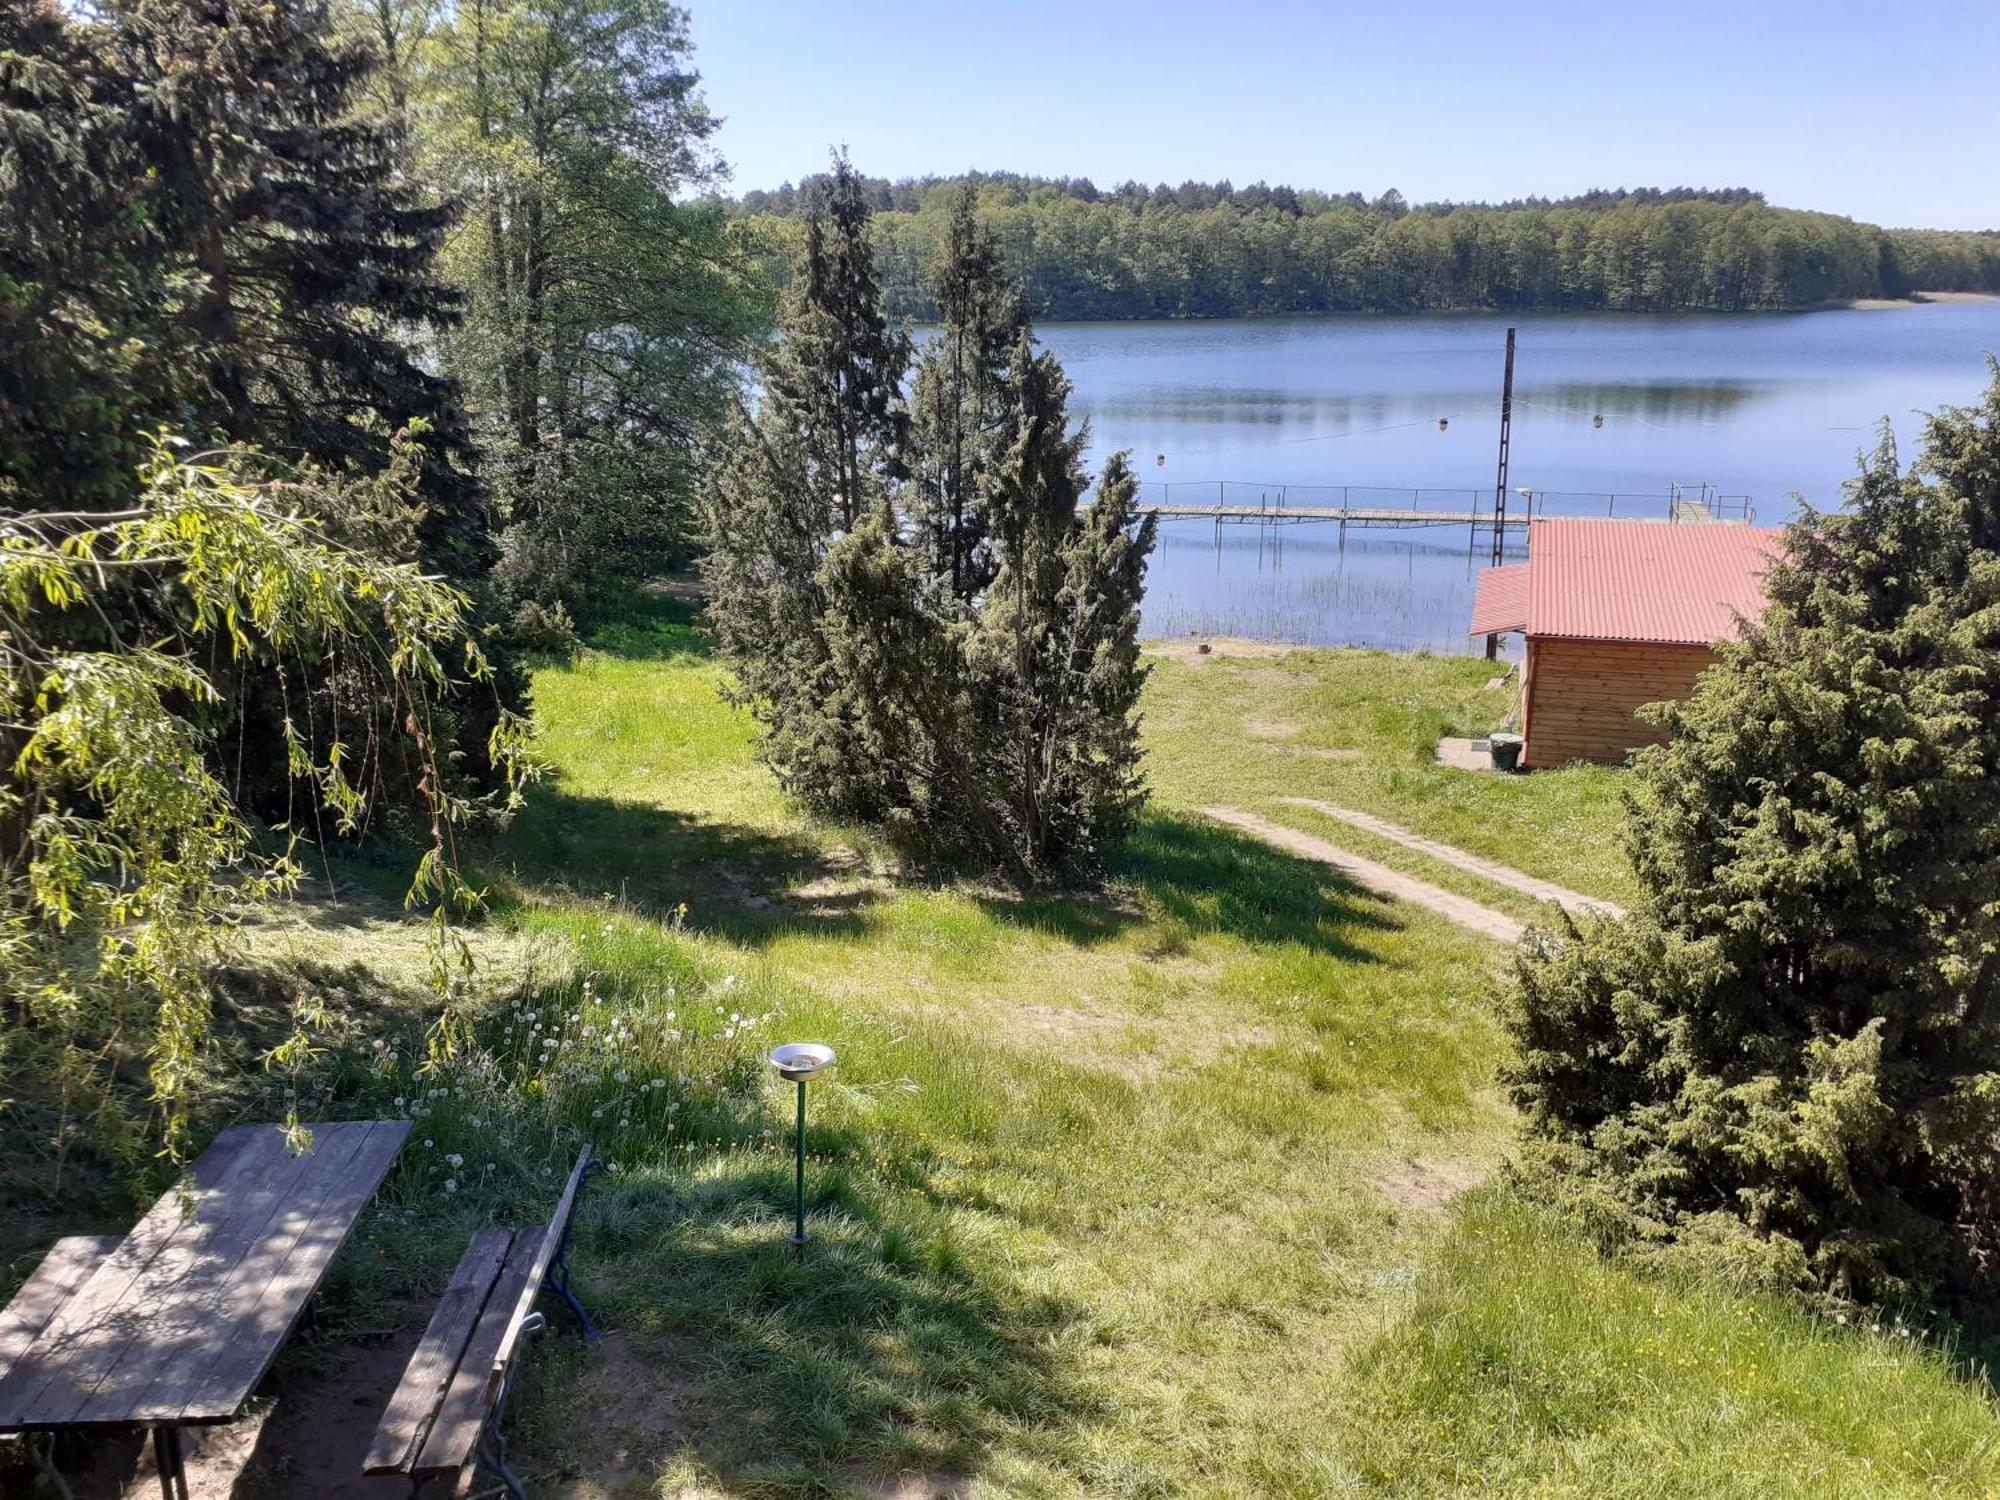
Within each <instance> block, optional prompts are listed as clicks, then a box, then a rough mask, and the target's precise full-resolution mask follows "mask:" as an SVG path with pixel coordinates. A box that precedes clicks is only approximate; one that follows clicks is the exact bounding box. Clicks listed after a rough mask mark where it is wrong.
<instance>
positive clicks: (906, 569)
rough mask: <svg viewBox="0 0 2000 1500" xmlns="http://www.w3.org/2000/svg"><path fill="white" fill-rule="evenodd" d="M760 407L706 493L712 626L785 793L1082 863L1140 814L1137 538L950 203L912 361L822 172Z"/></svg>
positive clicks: (1023, 865)
mask: <svg viewBox="0 0 2000 1500" xmlns="http://www.w3.org/2000/svg"><path fill="white" fill-rule="evenodd" d="M824 198H825V201H824V203H823V204H822V205H819V206H817V207H815V209H814V210H813V212H812V213H810V214H809V215H808V217H807V220H806V224H805V230H804V236H803V247H804V248H803V255H802V261H801V266H800V271H799V275H798V277H797V279H796V281H795V283H794V286H793V289H792V293H791V295H790V297H789V298H788V300H787V304H786V308H785V315H784V321H783V334H784V336H783V338H782V339H781V341H780V342H779V344H778V346H777V348H776V349H775V350H774V351H773V353H772V355H771V358H770V361H769V364H768V368H767V372H766V378H765V381H764V394H763V399H762V401H761V402H760V404H759V408H758V411H757V414H756V416H755V417H754V418H753V419H750V420H748V421H746V422H745V424H744V426H743V429H742V431H741V432H740V433H739V435H738V437H737V439H736V444H735V447H734V449H733V451H732V452H731V453H730V454H729V455H728V456H727V457H726V458H725V459H724V461H723V462H722V463H721V464H720V465H719V466H718V472H717V476H716V480H715V484H714V487H713V490H712V493H711V495H710V501H709V503H710V517H711V519H710V534H711V538H712V543H713V550H712V552H711V555H710V558H709V561H708V581H709V593H710V598H711V615H712V618H713V619H714V621H715V623H716V626H717V629H718V633H719V634H720V636H721V638H722V642H723V645H724V647H725V649H726V650H727V651H728V653H729V655H730V657H731V659H732V661H733V662H734V663H735V665H736V668H737V672H738V677H739V683H740V690H741V693H742V695H743V698H744V701H746V702H748V703H749V704H750V705H751V706H752V707H753V708H754V709H755V711H756V712H757V714H758V716H759V718H760V719H761V720H762V722H763V724H764V726H765V733H764V736H763V739H762V743H761V748H762V753H763V755H764V757H765V759H766V760H767V761H768V762H769V763H770V764H771V766H772V767H773V768H774V769H775V770H776V771H777V772H778V775H779V778H780V779H781V780H782V781H783V782H784V784H785V785H786V786H787V788H789V789H790V790H792V791H794V792H796V793H798V794H799V795H801V796H802V797H804V798H805V799H806V800H807V801H808V802H810V803H811V804H813V805H814V806H816V807H819V808H821V809H824V810H827V811H830V812H834V813H837V814H839V815H841V816H844V817H851V818H859V819H864V820H869V821H876V822H889V823H892V824H894V825H895V826H896V827H898V828H899V829H900V830H902V831H903V832H904V833H905V834H907V835H909V836H910V837H912V838H913V839H916V840H919V841H922V842H927V843H930V844H933V845H941V846H947V847H956V848H960V849H965V850H970V851H974V852H976V853H978V854H979V855H980V856H982V857H984V858H987V859H989V860H993V861H996V862H999V863H1003V864H1006V865H1009V866H1012V867H1013V868H1014V869H1016V870H1018V871H1022V872H1026V873H1033V874H1039V873H1043V872H1045V871H1049V870H1053V869H1063V868H1082V867H1089V866H1091V865H1094V864H1095V863H1096V862H1097V860H1098V858H1099V853H1100V846H1101V844H1102V843H1103V842H1104V841H1105V840H1106V839H1109V838H1113V837H1116V836H1117V835H1118V834H1119V833H1120V832H1122V831H1123V829H1124V828H1125V827H1126V825H1127V824H1128V823H1129V821H1130V818H1131V815H1132V813H1133V812H1134V811H1135V810H1136V808H1137V806H1138V805H1139V802H1140V800H1141V798H1142V790H1141V782H1140V777H1139V773H1138V759H1139V752H1138V740H1137V734H1138V730H1137V724H1136V721H1135V717H1134V714H1135V709H1136V705H1137V701H1138V694H1139V689H1140V685H1141V683H1142V682H1143V680H1144V675H1145V674H1144V672H1143V670H1142V669H1141V667H1140V665H1139V659H1138V645H1137V631H1138V601H1139V593H1140V588H1141V585H1142V582H1143V578H1144V571H1145V560H1146V557H1147V555H1148V553H1149V552H1150V551H1151V548H1152V542H1153V523H1152V521H1151V520H1150V518H1148V519H1147V520H1146V521H1144V522H1141V521H1140V520H1139V517H1138V515H1137V513H1136V504H1137V491H1138V486H1137V482H1136V481H1135V480H1134V479H1133V477H1132V475H1131V473H1130V470H1129V468H1128V467H1127V465H1126V463H1125V461H1124V459H1123V458H1122V457H1119V458H1115V459H1113V460H1112V462H1111V463H1110V464H1109V465H1107V466H1106V468H1105V471H1104V474H1103V476H1102V478H1101V480H1100V482H1099V484H1098V489H1097V499H1096V501H1095V503H1094V504H1093V505H1092V506H1090V507H1089V509H1088V511H1087V512H1081V511H1079V502H1080V501H1081V500H1082V498H1083V496H1084V492H1085V489H1086V486H1087V481H1086V479H1085V477H1084V474H1083V471H1082V468H1081V463H1080V455H1081V453H1082V450H1083V444H1084V439H1083V435H1082V433H1081V432H1080V431H1075V430H1072V429H1071V427H1070V424H1069V421H1068V416H1067V411H1066V405H1065V403H1066V401H1067V397H1068V394H1069V383H1068V381H1067V380H1066V379H1065V378H1064V376H1063V374H1062V370H1061V368H1060V366H1059V365H1058V364H1057V363H1056V361H1055V359H1054V357H1053V356H1052V355H1049V354H1046V353H1043V354H1037V353H1036V352H1035V350H1034V347H1033V343H1032V339H1031V338H1030V336H1029V332H1028V328H1027V324H1026V321H1025V319H1024V318H1023V317H1022V315H1021V313H1020V311H1019V305H1018V301H1017V299H1016V298H1015V297H1014V296H1013V295H1012V294H1011V292H1010V291H1009V289H1008V288H1007V287H1006V286H1005V284H1004V283H1003V282H1002V281H1001V280H1000V277H999V258H998V255H997V252H996V251H995V248H994V246H993V244H992V241H991V240H990V238H989V237H987V236H985V235H983V234H981V233H979V232H978V230H977V229H976V227H975V226H974V225H973V223H972V219H971V212H970V204H969V202H967V203H964V204H963V205H962V210H961V213H960V215H959V218H958V223H957V232H956V235H955V238H954V239H953V241H952V245H951V249H950V252H949V253H948V254H947V255H946V257H945V258H944V259H943V260H942V261H941V262H940V264H939V266H938V269H937V274H938V285H939V288H940V295H941V297H943V299H944V300H945V301H946V302H947V304H948V305H949V306H950V307H951V309H952V316H951V318H950V320H949V321H948V322H947V323H946V324H945V326H944V328H943V329H942V330H941V333H940V336H939V338H938V340H937V342H936V343H934V344H933V345H932V346H931V347H930V348H929V349H927V350H926V352H925V355H924V359H923V363H922V366H921V368H920V370H919V372H918V376H917V380H916V387H915V392H916V395H915V399H916V405H917V408H918V415H917V419H916V420H915V421H914V422H912V421H911V420H910V416H909V413H908V412H907V411H906V410H905V408H904V405H903V400H902V376H903V371H904V369H905V367H906V365H907V361H908V348H907V344H906V341H905V340H904V338H903V336H902V334H901V333H900V332H897V331H894V330H892V329H890V327H889V326H888V323H887V321H886V319H885V318H884V317H883V315H882V312H881V309H880V306H879V301H878V297H877V293H876V281H875V270H874V258H873V254H872V251H871V250H870V247H869V244H868V238H867V218H868V216H867V210H866V206H865V204H864V203H863V201H862V198H861V195H860V192H859V189H858V179H857V178H856V176H855V175H854V173H853V170H852V168H851V167H849V165H848V163H847V162H846V160H845V159H844V158H837V159H836V161H835V164H834V173H833V176H832V179H831V181H830V183H829V185H828V187H827V190H826V193H825V195H824Z"/></svg>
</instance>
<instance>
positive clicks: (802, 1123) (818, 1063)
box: [771, 1042, 833, 1255]
mask: <svg viewBox="0 0 2000 1500" xmlns="http://www.w3.org/2000/svg"><path fill="white" fill-rule="evenodd" d="M771 1066H772V1067H774V1068H776V1069H777V1070H778V1076H779V1077H780V1078H782V1079H784V1080H785V1081H786V1082H788V1083H794V1084H797V1085H798V1091H799V1123H798V1135H797V1157H798V1175H797V1179H796V1183H795V1186H794V1189H793V1200H792V1201H793V1208H792V1252H793V1253H794V1254H795V1255H804V1254H805V1253H806V1080H807V1079H809V1078H811V1077H812V1076H813V1075H814V1074H815V1073H819V1072H821V1071H823V1070H824V1069H827V1068H830V1067H832V1066H833V1048H831V1047H828V1046H826V1045H824V1044H823V1043H820V1042H787V1043H786V1044H785V1045H784V1046H782V1047H779V1048H777V1049H776V1050H775V1051H773V1052H772V1053H771Z"/></svg>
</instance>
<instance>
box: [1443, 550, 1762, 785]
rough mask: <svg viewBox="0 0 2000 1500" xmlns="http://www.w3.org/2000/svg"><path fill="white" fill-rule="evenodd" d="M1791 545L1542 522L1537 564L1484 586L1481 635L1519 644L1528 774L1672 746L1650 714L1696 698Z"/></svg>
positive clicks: (1479, 606)
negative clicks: (1719, 647) (1699, 683)
mask: <svg viewBox="0 0 2000 1500" xmlns="http://www.w3.org/2000/svg"><path fill="white" fill-rule="evenodd" d="M1781 535H1782V533H1781V532H1779V531H1777V530H1776V529H1773V528H1769V527H1754V526H1737V525H1728V524H1721V523H1710V524H1695V523H1682V524H1678V525H1676V524H1669V523H1666V522H1658V521H1615V520H1543V521H1536V522H1535V523H1534V524H1533V525H1532V526H1530V527H1529V528H1528V560H1527V561H1526V562H1524V563H1515V564H1512V565H1511V566H1508V567H1502V568H1489V569H1488V570H1487V571H1486V572H1484V573H1482V574H1480V575H1479V585H1478V595H1477V598H1476V599H1475V601H1474V603H1473V608H1472V634H1473V635H1475V636H1482V635H1505V634H1511V633H1516V632H1518V633H1519V634H1521V635H1523V636H1524V637H1525V638H1526V640H1527V651H1526V656H1525V659H1524V661H1523V663H1522V667H1521V699H1520V725H1521V738H1522V741H1523V743H1522V746H1521V764H1522V765H1524V766H1530V767H1539V766H1560V765H1566V764H1568V763H1569V762H1571V761H1579V760H1584V761H1600V762H1604V763H1607V764H1615V763H1617V762H1619V761H1622V760H1624V759H1625V757H1626V756H1628V755H1630V754H1631V753H1632V751H1634V750H1636V749H1638V748H1639V747H1640V746H1642V745H1650V744H1654V743H1656V742H1657V741H1659V740H1661V739H1663V738H1665V735H1664V733H1663V731H1661V730H1660V729H1659V728H1657V727H1656V726H1654V725H1651V724H1646V723H1642V722H1641V721H1640V720H1639V719H1638V717H1637V716H1636V711H1637V709H1638V708H1639V706H1640V705H1641V704H1645V703H1659V702H1663V701H1665V700H1667V699H1673V698H1684V697H1686V696H1687V694H1688V693H1689V691H1690V690H1691V689H1692V688H1693V687H1694V680H1695V678H1696V677H1698V676H1700V675H1701V671H1702V669H1703V668H1704V667H1706V666H1707V665H1708V664H1709V663H1710V662H1712V661H1713V660H1714V659H1715V652H1714V650H1713V643H1714V642H1716V641H1719V640H1725V639H1728V638H1729V637H1731V636H1734V635H1735V634H1736V632H1737V629H1738V627H1739V622H1740V621H1742V620H1744V619H1749V618H1754V617H1755V616H1757V615H1758V614H1760V613H1762V611H1763V608H1764V582H1763V580H1764V573H1765V571H1766V570H1767V569H1768V568H1769V567H1770V563H1771V557H1772V554H1773V552H1774V550H1775V548H1776V546H1777V544H1778V538H1779V537H1780V536H1781Z"/></svg>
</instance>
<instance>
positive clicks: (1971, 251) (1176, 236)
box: [738, 173, 2000, 319]
mask: <svg viewBox="0 0 2000 1500" xmlns="http://www.w3.org/2000/svg"><path fill="white" fill-rule="evenodd" d="M809 186H810V185H808V188H809ZM967 190H976V192H977V194H978V200H979V219H980V223H981V225H982V227H983V228H984V229H985V230H986V231H987V232H988V233H990V234H992V235H993V236H994V237H995V238H996V240H997V242H998V245H999V247H1000V253H1001V256H1002V260H1003V262H1004V264H1005V266H1006V268H1007V271H1008V272H1009V273H1010V274H1011V275H1012V276H1013V277H1014V278H1016V279H1017V280H1018V281H1019V282H1020V283H1021V284H1022V285H1023V287H1024V288H1025V292H1026V298H1027V301H1028V303H1029V305H1030V306H1031V307H1032V309H1033V311H1034V312H1035V314H1036V316H1038V317H1044V318H1064V319H1068V318H1172V317H1226V316H1241V315H1246V314H1256V313H1290V312H1360V311H1392V312H1403V311H1422V310H1427V309H1452V308H1477V307H1494V308H1519V309H1530V308H1546V309H1566V310H1567V309H1574V310H1583V309H1598V308H1606V309H1614V310H1620V311H1632V312H1641V311H1644V312H1667V311H1675V310H1679V309H1689V308H1707V309H1716V310H1724V311H1731V310H1744V309H1753V308H1786V307H1804V306H1810V305H1812V304H1814V303H1818V302H1824V301H1830V300H1835V299H1841V298H1851V297H1899V296H1903V295H1905V294H1906V293H1908V292H1909V291H1911V290H1912V289H1920V290H1935V291H1947V290H1959V291H2000V235H1994V234H1951V233H1944V232H1940V231H1928V230H1885V229H1880V228H1877V227H1876V226H1874V225H1872V224H1861V223H1856V222H1855V221H1853V220H1851V219H1846V218H1841V217H1837V216H1835V215H1832V214H1818V213H1806V212H1800V211H1797V210H1793V209H1783V208H1773V207H1772V206H1770V205H1769V204H1767V203H1765V202H1764V200H1763V198H1762V197H1761V196H1760V195H1758V194H1755V193H1751V192H1747V191H1744V190H1741V189H1732V190H1725V191H1718V192H1710V191H1707V190H1696V189H1680V188H1676V189H1670V190H1666V191H1661V190H1658V189H1639V190H1635V191H1632V192H1617V193H1609V192H1602V193H1591V194H1587V195H1585V196H1583V197H1581V198H1575V199H1565V200H1562V201H1559V202H1554V203H1551V202H1548V201H1546V200H1540V199H1529V200H1527V201H1524V202H1519V203H1509V204H1503V205H1498V206H1487V205H1483V204H1453V203H1438V204H1425V205H1419V206H1417V207H1414V208H1412V207H1411V206H1409V205H1407V204H1405V203H1404V202H1403V199H1402V197H1401V195H1400V194H1397V193H1394V192H1390V193H1385V194H1383V195H1382V196H1381V197H1379V198H1376V199H1373V200H1369V199H1366V198H1364V197H1363V196H1362V195H1361V194H1359V193H1348V194H1345V195H1342V196H1330V195H1328V194H1325V193H1317V192H1305V191H1294V190H1293V189H1290V188H1286V187H1282V186H1281V187H1267V186H1265V185H1264V184H1263V183H1257V184H1255V185H1253V186H1251V187H1248V188H1232V187H1231V186H1230V185H1229V184H1228V183H1226V182H1225V183H1215V184H1209V183H1194V182H1189V183H1183V184H1181V185H1180V187H1178V188H1170V187H1168V186H1166V185H1165V184H1161V185H1160V186H1158V187H1155V188H1151V189H1149V188H1147V187H1146V186H1145V185H1143V184H1140V183H1125V184H1122V185H1121V186H1119V187H1117V188H1115V189H1112V190H1110V191H1108V192H1100V191H1099V190H1098V189H1097V188H1096V187H1094V186H1093V185H1091V184H1090V183H1089V182H1087V181H1057V182H1051V181H1048V180H1046V179H1037V178H1025V177H1017V176H1012V175H1009V174H1004V173H1002V174H974V175H973V176H971V177H970V178H954V179H944V180H940V179H924V180H920V181H917V182H904V183H896V184H889V183H886V182H880V181H871V182H867V183H864V184H863V191H864V196H865V197H866V199H867V201H868V202H869V203H870V205H871V206H872V207H873V208H874V209H875V217H874V224H873V233H874V240H875V246H876V252H877V254H878V256H879V257H880V261H881V264H882V266H883V267H884V276H883V291H884V297H885V300H886V302H887V305H888V307H889V308H890V310H891V311H894V312H901V313H904V314H907V315H910V316H915V317H922V318H934V317H938V316H940V315H941V311H942V308H943V301H944V298H943V295H942V293H941V292H934V291H933V289H932V286H931V283H930V281H929V279H928V278H927V276H926V268H927V267H928V266H930V265H931V264H932V261H933V258H934V257H935V255H936V254H937V252H938V250H939V247H941V246H943V245H945V244H947V243H948V242H949V240H950V238H951V236H952V234H953V233H954V232H955V230H954V227H953V226H954V222H955V216H956V214H957V212H958V209H957V200H958V197H959V194H960V192H961V191H967ZM804 196H805V194H804V192H801V191H792V190H789V189H788V190H783V191H780V192H777V193H750V194H746V195H745V197H744V198H743V200H741V202H740V204H739V205H738V211H739V212H745V213H747V214H748V215H750V216H751V221H752V222H754V223H759V224H762V225H766V226H770V227H772V228H775V229H778V230H782V229H784V228H788V227H790V226H789V225H788V223H787V216H789V215H791V214H794V213H796V212H797V206H798V204H799V203H800V202H801V201H802V200H803V197H804ZM773 269H774V271H776V272H777V273H778V274H780V275H782V273H783V266H782V263H781V262H779V263H774V266H773Z"/></svg>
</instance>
